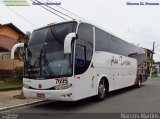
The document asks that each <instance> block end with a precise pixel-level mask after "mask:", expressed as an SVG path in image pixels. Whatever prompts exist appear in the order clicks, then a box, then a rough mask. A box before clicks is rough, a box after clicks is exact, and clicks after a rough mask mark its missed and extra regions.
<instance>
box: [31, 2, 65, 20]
mask: <svg viewBox="0 0 160 119" xmlns="http://www.w3.org/2000/svg"><path fill="white" fill-rule="evenodd" d="M31 1H32V2H33V0H31ZM37 1H38V0H37ZM38 2H39V1H38ZM39 6H40V7H42V8H43V9H45V10H47V11H48V12H50V13H52V14H54V15H56V16H58V17H60V18H62V19H63V20H67V19H66V18H64V17H62V16H60V15H58V14H56V13H54V12H53V11H51V10H49V9H47V8H45V7H43V6H42V5H39Z"/></svg>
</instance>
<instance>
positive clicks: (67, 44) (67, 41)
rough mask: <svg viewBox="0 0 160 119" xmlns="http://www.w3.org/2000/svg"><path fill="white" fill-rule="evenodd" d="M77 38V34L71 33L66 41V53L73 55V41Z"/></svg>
mask: <svg viewBox="0 0 160 119" xmlns="http://www.w3.org/2000/svg"><path fill="white" fill-rule="evenodd" d="M76 38H77V34H76V33H69V34H68V35H67V36H66V37H65V40H64V53H65V54H67V53H71V44H72V41H73V39H76Z"/></svg>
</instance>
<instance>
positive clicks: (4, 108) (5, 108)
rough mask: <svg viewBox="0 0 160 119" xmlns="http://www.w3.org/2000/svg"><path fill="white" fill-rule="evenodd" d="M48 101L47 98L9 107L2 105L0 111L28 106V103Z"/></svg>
mask: <svg viewBox="0 0 160 119" xmlns="http://www.w3.org/2000/svg"><path fill="white" fill-rule="evenodd" d="M48 101H49V100H39V101H33V102H29V103H23V104H19V105H15V106H11V107H3V108H0V111H5V110H9V109H14V108H18V107H24V106H29V105H33V104H38V103H45V102H48Z"/></svg>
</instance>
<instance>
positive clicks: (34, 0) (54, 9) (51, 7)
mask: <svg viewBox="0 0 160 119" xmlns="http://www.w3.org/2000/svg"><path fill="white" fill-rule="evenodd" d="M34 1H36V2H38V3H39V1H38V0H34ZM45 6H47V7H48V8H50V9H52V10H54V11H56V12H58V13H60V14H62V15H64V16H66V17H69V18H71V19H74V18H73V17H71V16H69V15H67V14H65V13H63V12H61V11H59V10H56V9H54V8H52V7H50V6H48V5H45Z"/></svg>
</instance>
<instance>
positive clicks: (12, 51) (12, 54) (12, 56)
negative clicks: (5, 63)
mask: <svg viewBox="0 0 160 119" xmlns="http://www.w3.org/2000/svg"><path fill="white" fill-rule="evenodd" d="M18 47H24V43H17V44H15V45H14V46H13V47H12V50H11V59H14V53H15V51H16V49H17V48H18Z"/></svg>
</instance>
